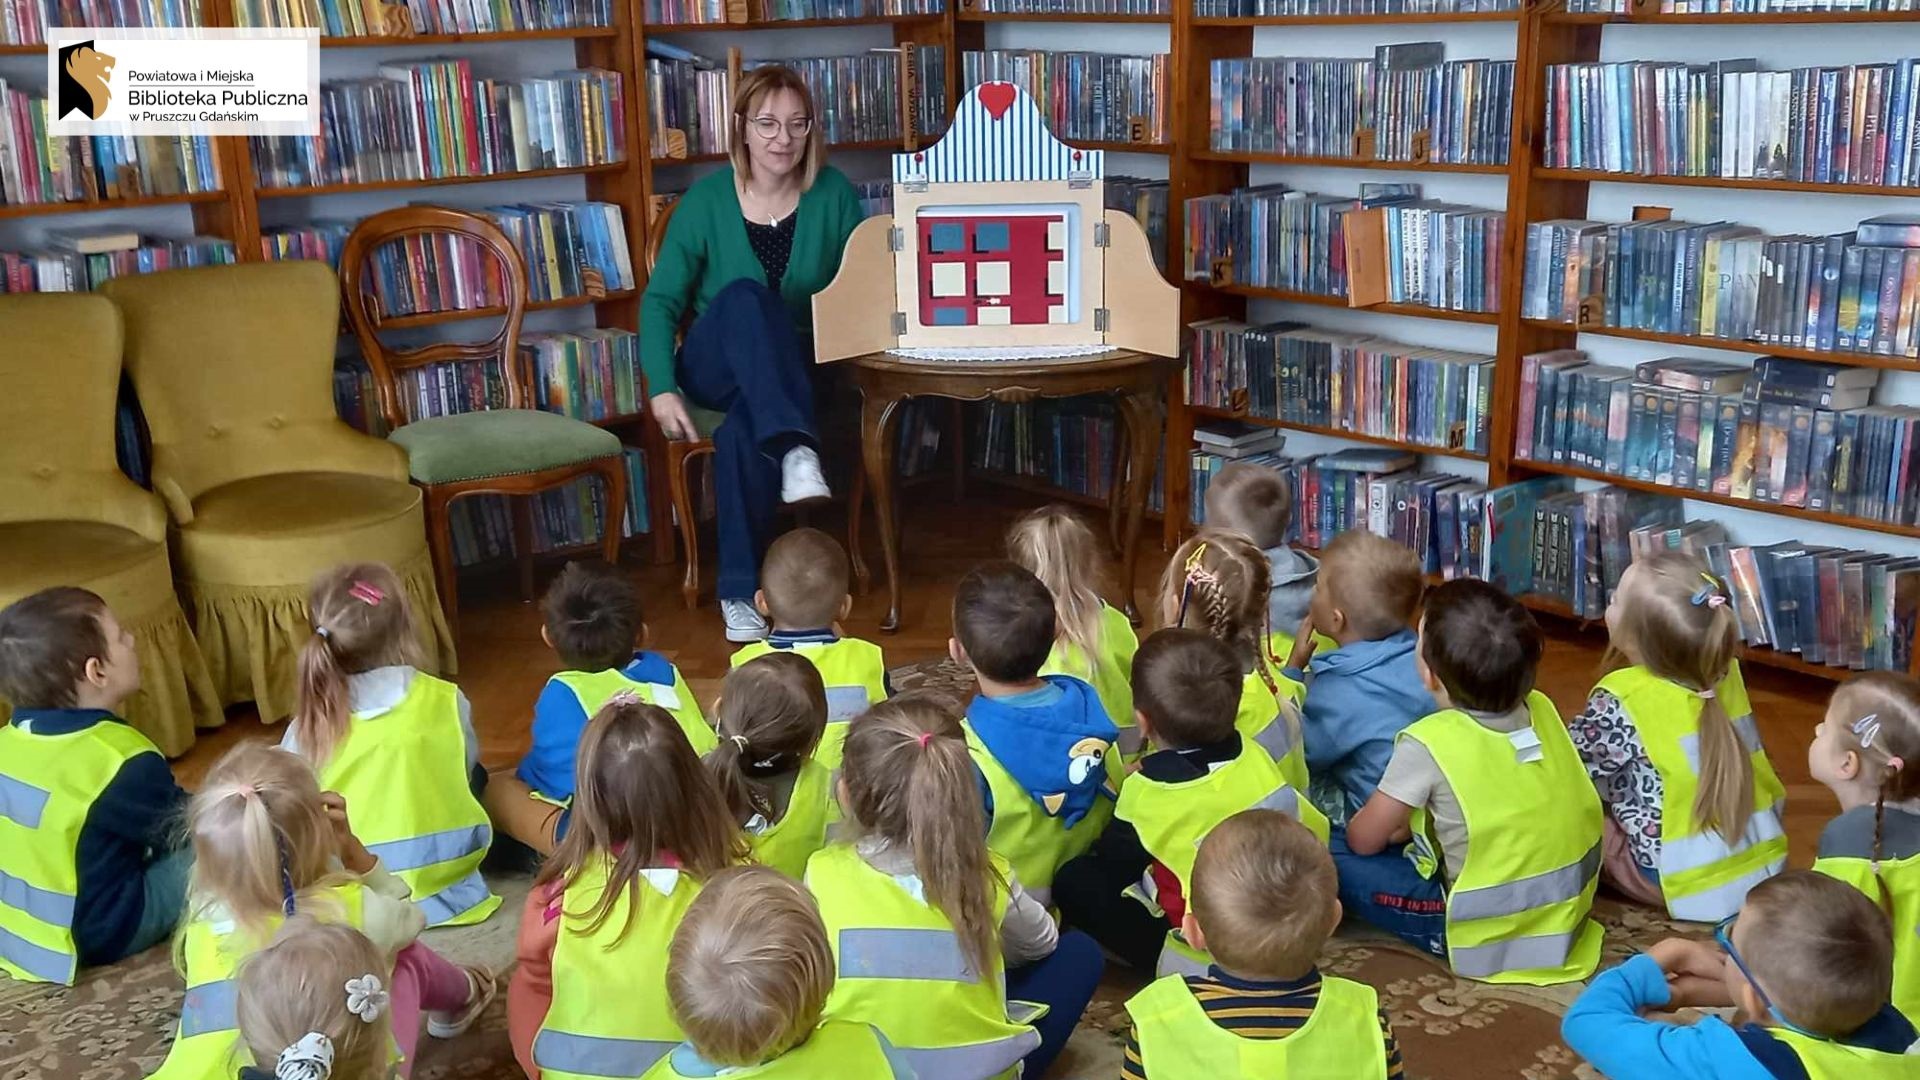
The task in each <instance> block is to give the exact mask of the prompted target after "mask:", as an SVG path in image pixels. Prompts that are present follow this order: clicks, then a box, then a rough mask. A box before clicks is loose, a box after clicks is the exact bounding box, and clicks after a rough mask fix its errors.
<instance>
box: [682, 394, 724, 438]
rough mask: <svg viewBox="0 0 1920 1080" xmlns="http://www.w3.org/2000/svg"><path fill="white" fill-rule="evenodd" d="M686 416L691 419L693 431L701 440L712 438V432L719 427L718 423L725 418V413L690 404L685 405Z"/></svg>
mask: <svg viewBox="0 0 1920 1080" xmlns="http://www.w3.org/2000/svg"><path fill="white" fill-rule="evenodd" d="M687 415H688V416H691V417H692V418H693V430H694V431H696V432H698V433H699V435H700V437H701V438H703V439H711V438H713V433H714V431H715V430H717V429H718V428H719V427H720V421H722V420H725V419H726V418H727V414H726V413H723V412H716V411H714V410H713V409H703V408H701V407H700V406H698V405H695V404H693V403H692V402H688V403H687Z"/></svg>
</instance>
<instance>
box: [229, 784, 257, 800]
mask: <svg viewBox="0 0 1920 1080" xmlns="http://www.w3.org/2000/svg"><path fill="white" fill-rule="evenodd" d="M233 793H234V794H235V795H238V796H240V797H241V798H242V799H251V798H253V797H254V796H255V795H258V794H260V792H259V789H257V788H255V787H254V786H253V785H252V784H235V785H233Z"/></svg>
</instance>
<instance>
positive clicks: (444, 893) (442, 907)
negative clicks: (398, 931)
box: [413, 870, 493, 926]
mask: <svg viewBox="0 0 1920 1080" xmlns="http://www.w3.org/2000/svg"><path fill="white" fill-rule="evenodd" d="M492 898H493V893H492V892H490V891H489V890H488V889H487V881H486V879H485V878H483V877H481V876H480V871H478V870H475V871H474V872H473V873H471V874H468V875H467V876H466V877H463V878H461V879H460V880H459V881H456V882H454V883H453V884H451V885H449V886H447V887H446V888H444V889H441V890H440V891H439V892H437V893H434V894H433V895H432V896H429V897H426V898H424V899H420V900H415V901H414V902H413V906H415V907H417V908H419V909H420V913H421V914H422V915H425V916H426V917H427V925H428V926H445V925H447V924H448V923H451V922H454V921H456V920H458V919H459V918H460V916H462V915H465V914H466V913H467V912H469V911H472V910H473V909H474V908H477V907H479V906H480V905H482V904H484V903H486V902H487V901H488V900H490V899H492Z"/></svg>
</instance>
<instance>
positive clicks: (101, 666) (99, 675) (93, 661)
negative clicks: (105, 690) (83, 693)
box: [80, 656, 107, 686]
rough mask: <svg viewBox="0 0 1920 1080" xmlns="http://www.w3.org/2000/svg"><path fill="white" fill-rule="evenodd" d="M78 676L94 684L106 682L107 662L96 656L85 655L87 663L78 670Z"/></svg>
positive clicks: (104, 683)
mask: <svg viewBox="0 0 1920 1080" xmlns="http://www.w3.org/2000/svg"><path fill="white" fill-rule="evenodd" d="M80 677H81V678H83V679H85V680H87V681H88V682H90V683H92V684H93V685H95V686H105V685H106V684H107V662H106V661H105V660H102V659H101V658H100V657H98V656H89V657H87V664H86V666H85V667H84V668H82V669H81V670H80Z"/></svg>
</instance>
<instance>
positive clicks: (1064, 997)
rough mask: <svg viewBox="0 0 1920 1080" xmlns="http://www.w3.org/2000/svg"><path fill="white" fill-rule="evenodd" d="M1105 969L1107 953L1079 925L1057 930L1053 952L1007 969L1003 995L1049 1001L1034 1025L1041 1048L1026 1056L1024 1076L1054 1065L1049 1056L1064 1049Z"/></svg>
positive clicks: (1033, 1077) (1032, 1079)
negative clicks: (1063, 930) (1042, 957)
mask: <svg viewBox="0 0 1920 1080" xmlns="http://www.w3.org/2000/svg"><path fill="white" fill-rule="evenodd" d="M1106 970H1107V958H1106V957H1105V956H1103V955H1101V953H1100V946H1098V945H1096V944H1094V943H1093V939H1092V938H1090V937H1088V936H1087V935H1085V934H1083V933H1081V932H1080V931H1078V930H1068V931H1066V932H1065V933H1063V934H1061V935H1060V944H1058V945H1057V946H1055V947H1054V950H1053V955H1051V956H1049V957H1047V958H1046V959H1045V960H1036V961H1034V962H1033V963H1031V964H1028V965H1027V966H1026V967H1019V968H1010V969H1008V971H1007V998H1008V999H1009V1000H1012V1001H1032V1002H1037V1003H1039V1004H1042V1005H1045V1006H1047V1015H1045V1016H1043V1017H1041V1018H1040V1019H1039V1020H1038V1021H1037V1022H1036V1023H1035V1024H1034V1025H1033V1026H1034V1030H1036V1031H1038V1032H1039V1033H1040V1049H1038V1050H1035V1051H1034V1052H1033V1053H1031V1054H1028V1055H1027V1056H1026V1060H1025V1063H1026V1069H1025V1071H1024V1072H1023V1073H1022V1075H1023V1076H1024V1077H1025V1078H1026V1080H1040V1078H1041V1077H1043V1076H1045V1075H1047V1069H1049V1068H1050V1067H1052V1065H1053V1059H1054V1058H1057V1057H1059V1056H1060V1051H1062V1050H1065V1049H1066V1048H1067V1039H1068V1038H1069V1037H1071V1036H1072V1035H1073V1029H1074V1025H1076V1024H1078V1023H1079V1022H1080V1015H1081V1014H1082V1013H1084V1012H1086V1011H1087V1003H1088V1002H1090V1001H1092V1000H1093V992H1094V991H1095V990H1097V989H1099V987H1100V976H1101V975H1103V974H1105V972H1106Z"/></svg>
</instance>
